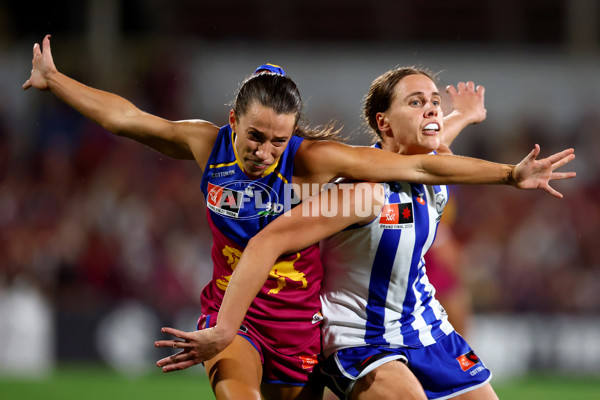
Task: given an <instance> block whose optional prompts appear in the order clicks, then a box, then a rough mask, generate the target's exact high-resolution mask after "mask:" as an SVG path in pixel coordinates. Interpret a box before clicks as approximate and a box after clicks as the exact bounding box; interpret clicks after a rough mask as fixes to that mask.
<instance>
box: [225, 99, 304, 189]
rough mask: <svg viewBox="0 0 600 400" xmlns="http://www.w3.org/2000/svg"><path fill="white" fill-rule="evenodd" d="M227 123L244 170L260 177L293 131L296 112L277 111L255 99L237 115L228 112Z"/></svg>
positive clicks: (280, 151) (275, 159)
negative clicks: (279, 112) (240, 114)
mask: <svg viewBox="0 0 600 400" xmlns="http://www.w3.org/2000/svg"><path fill="white" fill-rule="evenodd" d="M229 123H230V125H231V127H232V129H233V130H234V131H235V133H236V139H235V150H236V152H237V156H238V159H239V161H240V162H241V163H242V165H243V167H244V172H246V175H248V176H249V177H251V178H259V177H261V176H262V174H263V172H264V171H265V170H266V169H267V168H269V167H270V166H272V165H273V164H275V163H277V161H278V160H279V157H281V154H283V151H284V150H285V148H286V146H287V144H288V142H289V141H290V138H291V137H292V134H293V132H294V129H295V126H296V115H295V114H277V113H276V112H275V111H274V110H273V109H272V108H269V107H265V106H263V105H261V104H259V103H258V102H254V103H252V105H250V107H248V111H247V112H246V114H245V115H242V116H240V117H239V118H236V117H235V115H234V113H233V111H231V113H230V114H229Z"/></svg>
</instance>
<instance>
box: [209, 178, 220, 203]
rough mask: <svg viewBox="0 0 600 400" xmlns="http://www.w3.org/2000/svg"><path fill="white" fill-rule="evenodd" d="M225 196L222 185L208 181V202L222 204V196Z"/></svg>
mask: <svg viewBox="0 0 600 400" xmlns="http://www.w3.org/2000/svg"><path fill="white" fill-rule="evenodd" d="M222 196H223V188H222V187H221V186H217V185H213V184H212V183H210V182H209V183H208V204H210V205H213V206H215V207H219V206H220V205H221V197H222Z"/></svg>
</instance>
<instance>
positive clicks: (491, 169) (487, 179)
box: [416, 155, 515, 185]
mask: <svg viewBox="0 0 600 400" xmlns="http://www.w3.org/2000/svg"><path fill="white" fill-rule="evenodd" d="M420 157H421V163H422V174H423V175H422V176H421V177H419V178H418V180H417V181H416V182H419V183H425V184H491V185H515V176H514V170H515V166H514V165H510V164H500V163H494V162H490V161H485V160H480V159H477V158H471V157H461V156H454V155H448V156H435V155H424V156H420Z"/></svg>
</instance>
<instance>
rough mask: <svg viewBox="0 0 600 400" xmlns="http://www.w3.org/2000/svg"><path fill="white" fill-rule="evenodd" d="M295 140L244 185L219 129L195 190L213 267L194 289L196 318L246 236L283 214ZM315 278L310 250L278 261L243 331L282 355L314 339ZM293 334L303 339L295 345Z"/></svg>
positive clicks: (223, 281) (212, 300)
mask: <svg viewBox="0 0 600 400" xmlns="http://www.w3.org/2000/svg"><path fill="white" fill-rule="evenodd" d="M302 140H303V139H302V138H299V137H296V136H292V138H291V139H290V141H289V143H288V145H287V147H286V149H285V151H284V153H283V154H282V156H281V157H280V159H279V161H278V162H277V164H276V165H274V166H272V167H270V168H269V169H268V170H266V171H265V172H264V173H263V176H262V177H260V178H258V179H250V178H248V176H247V175H246V174H245V173H244V171H243V167H242V164H241V162H240V161H239V159H238V157H237V154H236V151H235V148H234V141H235V133H234V132H232V130H231V128H230V127H229V125H227V126H224V127H222V128H221V130H220V131H219V135H218V137H217V140H216V142H215V145H214V147H213V150H212V153H211V155H210V158H209V160H208V163H207V165H206V168H205V170H204V175H203V178H202V186H201V187H202V191H203V193H204V195H205V197H206V204H207V213H208V221H209V225H210V229H211V231H212V234H213V247H212V251H211V257H212V261H213V264H214V269H213V278H212V281H211V282H210V283H209V284H208V285H207V286H206V287H205V288H204V290H203V291H202V296H201V307H202V313H203V314H216V313H217V312H218V310H219V308H220V306H221V302H222V299H223V295H224V293H225V289H226V288H227V285H228V284H229V280H230V279H231V275H232V273H233V270H234V269H235V267H236V266H237V263H238V261H239V259H240V257H241V255H242V251H243V250H244V247H245V246H246V244H247V243H248V241H249V240H250V238H252V237H253V236H254V235H256V234H257V233H258V232H259V231H260V230H261V229H262V228H264V227H265V226H266V225H267V224H268V223H269V222H271V221H273V220H274V219H275V218H277V216H279V215H280V214H282V213H283V212H284V210H286V209H289V208H290V198H291V196H292V195H291V193H289V190H290V186H289V185H286V184H289V183H291V181H292V175H293V166H294V155H295V154H296V151H297V150H298V147H299V146H300V143H301V142H302ZM322 276H323V267H322V264H321V261H320V258H319V250H318V245H313V246H310V247H309V248H307V249H304V250H303V251H301V252H298V253H295V254H291V255H287V256H284V257H281V258H280V259H279V260H278V262H277V263H276V264H275V265H274V266H273V269H272V270H271V273H270V274H269V278H268V280H267V282H266V283H265V285H264V286H263V287H262V289H261V290H260V292H259V294H258V295H257V297H256V298H255V300H254V302H253V303H252V305H251V306H250V309H249V310H248V312H247V314H246V320H245V321H248V322H249V324H248V325H249V326H250V327H251V328H250V329H256V331H259V334H260V335H262V336H263V337H264V338H265V340H266V341H267V342H270V343H271V344H273V345H274V346H276V347H277V348H278V349H284V350H283V351H286V352H288V353H287V354H292V353H293V351H294V349H296V348H298V347H299V346H302V343H306V341H307V340H309V338H308V337H306V336H304V335H308V336H315V337H316V340H317V341H318V340H319V336H318V335H319V325H320V324H319V322H320V320H321V318H320V307H321V304H320V301H319V295H318V294H319V290H320V283H321V279H322ZM307 329H308V331H307ZM301 332H304V333H301ZM299 334H302V335H303V336H304V337H303V338H302V340H300V341H299V340H298V335H299ZM310 340H312V339H310Z"/></svg>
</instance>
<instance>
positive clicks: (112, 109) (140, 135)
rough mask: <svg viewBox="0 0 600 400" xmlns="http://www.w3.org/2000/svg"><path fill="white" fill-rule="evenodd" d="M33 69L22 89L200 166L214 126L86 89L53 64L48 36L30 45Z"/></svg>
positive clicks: (169, 154)
mask: <svg viewBox="0 0 600 400" xmlns="http://www.w3.org/2000/svg"><path fill="white" fill-rule="evenodd" d="M32 64H33V68H32V70H31V76H30V77H29V79H28V80H27V81H26V82H25V83H24V84H23V89H25V90H26V89H29V88H30V87H34V88H36V89H39V90H49V91H51V92H52V93H54V94H55V95H56V96H57V97H58V98H60V99H61V100H62V101H64V102H65V103H66V104H68V105H69V106H71V107H73V108H74V109H75V110H77V111H78V112H80V113H81V114H83V115H84V116H85V117H87V118H89V119H91V120H92V121H94V122H96V123H98V124H100V125H102V126H103V127H104V128H106V129H107V130H109V131H110V132H112V133H114V134H117V135H122V136H126V137H129V138H131V139H134V140H137V141H138V142H141V143H143V144H145V145H147V146H150V147H152V148H153V149H155V150H157V151H160V152H161V153H163V154H165V155H168V156H170V157H174V158H181V159H194V158H195V159H196V160H197V161H198V163H199V164H200V166H201V167H204V165H205V163H206V161H205V160H204V158H206V159H208V154H209V152H210V149H211V148H212V145H213V143H214V140H215V138H216V135H217V133H218V131H219V129H218V127H216V126H215V125H214V124H212V123H210V122H206V121H200V120H195V121H179V122H174V121H168V120H166V119H163V118H160V117H157V116H155V115H152V114H148V113H146V112H143V111H141V110H140V109H138V108H137V107H136V106H134V105H133V104H132V103H131V102H129V101H128V100H126V99H124V98H122V97H120V96H117V95H115V94H112V93H108V92H105V91H102V90H98V89H94V88H92V87H89V86H86V85H84V84H82V83H80V82H77V81H76V80H74V79H71V78H69V77H68V76H66V75H64V74H62V73H60V72H59V71H58V70H57V69H56V66H55V65H54V60H53V58H52V52H51V49H50V35H47V36H46V37H45V38H44V40H43V42H42V49H40V46H39V44H37V43H36V44H35V45H34V46H33V61H32Z"/></svg>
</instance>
